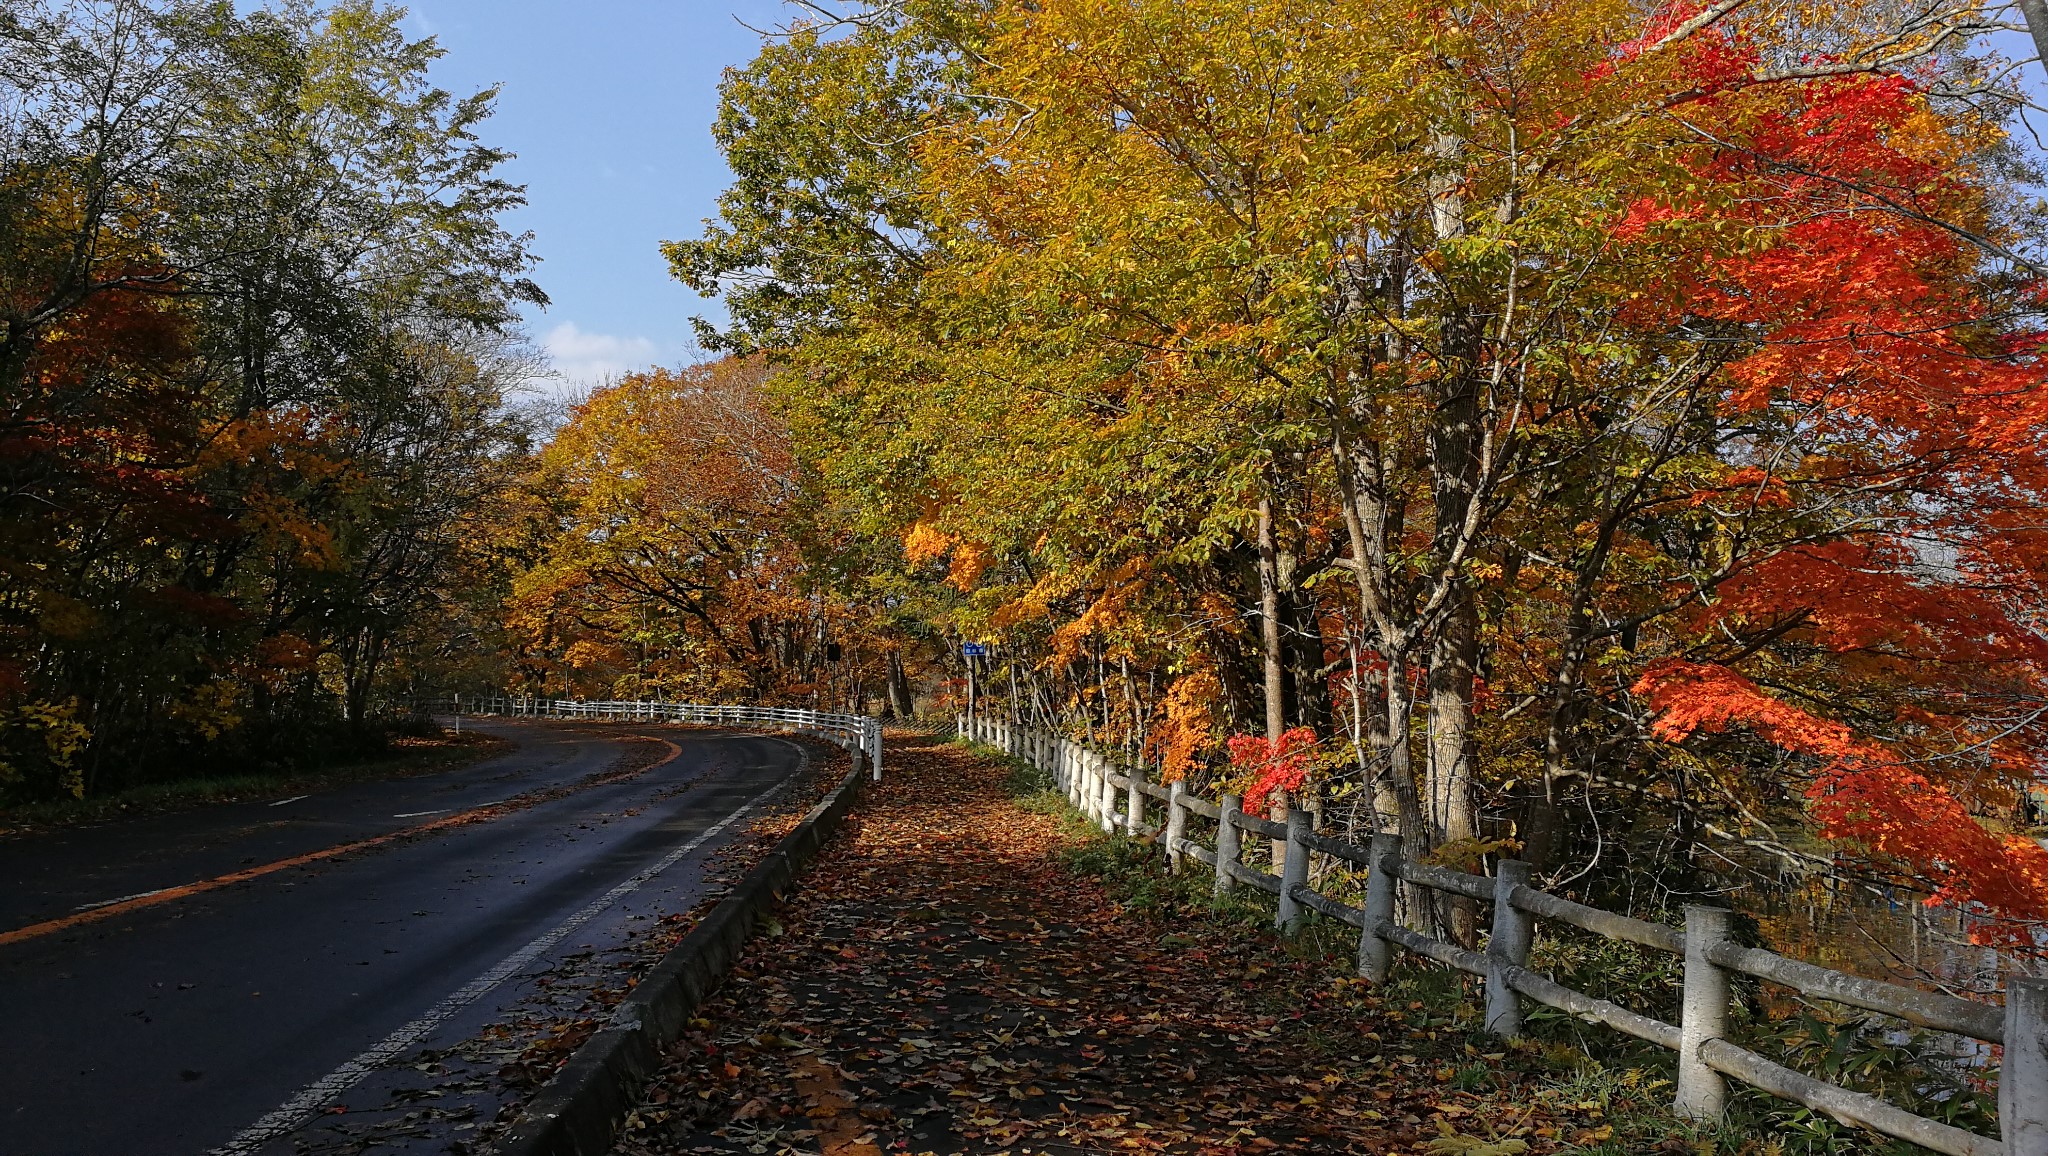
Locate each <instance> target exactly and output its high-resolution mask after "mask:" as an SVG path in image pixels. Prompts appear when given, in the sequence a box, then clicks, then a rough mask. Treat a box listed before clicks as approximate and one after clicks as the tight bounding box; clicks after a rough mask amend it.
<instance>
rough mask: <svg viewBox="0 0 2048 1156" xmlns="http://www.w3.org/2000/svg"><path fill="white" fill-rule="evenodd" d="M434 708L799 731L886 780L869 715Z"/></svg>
mask: <svg viewBox="0 0 2048 1156" xmlns="http://www.w3.org/2000/svg"><path fill="white" fill-rule="evenodd" d="M434 708H435V709H438V710H443V711H447V712H450V713H453V714H456V715H463V714H486V715H504V716H507V717H512V718H575V719H608V720H643V721H647V722H675V723H696V724H699V725H703V726H730V727H737V726H755V727H763V726H765V727H773V728H776V729H779V730H789V731H797V732H801V733H804V734H812V735H817V736H819V737H821V738H825V739H829V740H831V741H833V742H836V743H838V744H839V745H840V746H842V747H845V748H846V749H847V750H848V751H850V752H851V753H852V754H853V768H854V770H859V769H860V762H861V758H862V756H866V758H867V759H868V761H869V765H870V766H871V767H873V768H874V781H875V782H878V783H879V782H881V781H882V724H881V723H880V722H879V721H877V720H875V719H873V718H870V717H868V716H867V715H864V714H840V713H835V712H833V711H823V710H808V709H805V708H802V707H783V706H731V705H725V704H720V703H697V702H660V701H655V700H650V699H615V700H610V701H605V702H585V701H583V700H582V699H545V698H521V697H516V696H506V695H470V696H463V695H455V696H452V697H450V698H446V699H442V700H439V701H438V702H436V703H435V704H434Z"/></svg>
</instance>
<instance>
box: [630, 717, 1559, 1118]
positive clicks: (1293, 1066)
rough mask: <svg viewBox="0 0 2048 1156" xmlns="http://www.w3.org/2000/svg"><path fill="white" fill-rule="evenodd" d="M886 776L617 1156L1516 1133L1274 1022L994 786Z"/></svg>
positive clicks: (1253, 994) (1254, 957) (1369, 1056)
mask: <svg viewBox="0 0 2048 1156" xmlns="http://www.w3.org/2000/svg"><path fill="white" fill-rule="evenodd" d="M890 759H891V761H890V763H889V768H890V769H889V776H888V778H887V779H886V781H885V782H884V783H883V784H882V785H881V787H880V789H879V790H877V791H876V792H874V793H873V794H871V795H870V796H869V798H868V801H867V802H866V803H865V804H864V805H863V807H862V809H861V811H860V812H859V815H858V823H857V825H856V826H853V827H851V828H849V830H848V832H847V833H846V834H845V835H842V837H841V838H840V839H839V840H837V841H836V842H835V843H834V844H833V846H832V847H831V848H829V849H828V851H827V852H826V854H825V855H824V856H823V857H822V859H821V860H820V861H819V862H818V863H817V864H816V865H815V866H814V867H813V868H812V869H811V871H810V872H809V874H808V876H807V878H806V883H805V887H806V889H805V890H804V891H803V892H801V893H800V894H799V895H798V896H797V897H796V898H795V899H794V901H793V902H792V904H791V906H790V907H789V909H788V910H786V911H785V912H784V913H783V914H782V916H781V920H780V923H778V924H776V925H772V926H771V927H770V928H769V934H768V935H767V936H763V937H760V938H757V939H756V940H755V941H754V943H753V944H752V945H751V946H750V947H749V948H748V950H747V953H746V955H745V957H744V958H743V959H742V961H741V963H740V965H739V967H738V969H737V970H736V971H735V972H734V975H733V977H732V979H731V980H729V981H728V982H727V984H726V985H725V986H724V987H723V988H722V989H721V990H720V991H719V992H718V993H717V994H716V995H715V996H714V997H713V998H712V999H711V1000H710V1001H708V1003H707V1004H706V1006H705V1007H703V1008H702V1009H701V1011H700V1013H699V1015H700V1017H701V1018H699V1019H698V1020H696V1021H695V1025H696V1028H695V1030H693V1031H691V1032H690V1033H688V1034H687V1035H685V1037H684V1038H683V1039H682V1040H680V1041H678V1042H677V1044H676V1046H675V1048H674V1049H673V1051H672V1053H671V1058H670V1060H669V1062H668V1064H667V1066H666V1067H665V1068H664V1069H663V1070H662V1071H661V1072H660V1073H659V1074H658V1075H657V1076H656V1078H655V1079H654V1080H653V1081H652V1083H651V1085H650V1087H649V1088H648V1099H647V1101H645V1102H643V1105H642V1107H641V1108H640V1110H639V1111H638V1112H637V1113H636V1114H635V1115H634V1116H633V1117H632V1118H631V1119H630V1120H629V1121H628V1122H627V1129H628V1130H627V1131H626V1132H625V1133H623V1134H622V1138H621V1140H620V1142H619V1145H618V1147H617V1149H616V1151H617V1152H619V1153H623V1154H627V1156H651V1154H656V1153H660V1154H671V1153H710V1152H751V1153H781V1152H792V1151H793V1152H824V1153H829V1154H834V1156H877V1154H880V1153H897V1152H907V1153H927V1152H930V1153H959V1152H977V1153H979V1152H986V1153H998V1152H1008V1153H1014V1154H1016V1156H1023V1154H1024V1153H1037V1152H1060V1153H1072V1152H1112V1151H1117V1152H1129V1151H1147V1152H1150V1151H1160V1152H1184V1153H1217V1154H1221V1153H1259V1152H1270V1151H1286V1152H1316V1153H1326V1152H1327V1153H1338V1152H1361V1153H1365V1152H1370V1153H1384V1152H1393V1151H1403V1150H1409V1148H1410V1146H1411V1145H1419V1146H1421V1145H1426V1146H1425V1147H1417V1148H1416V1149H1414V1150H1417V1151H1439V1152H1457V1151H1463V1150H1465V1149H1464V1146H1463V1144H1462V1143H1458V1142H1453V1145H1449V1146H1435V1145H1432V1144H1431V1141H1438V1140H1440V1139H1441V1137H1442V1133H1441V1132H1440V1131H1439V1129H1440V1127H1441V1126H1442V1125H1441V1124H1440V1123H1439V1121H1440V1120H1442V1119H1444V1118H1445V1117H1444V1113H1447V1112H1448V1113H1449V1116H1450V1117H1451V1118H1460V1117H1463V1118H1465V1121H1464V1122H1465V1123H1466V1124H1467V1127H1468V1128H1469V1129H1470V1130H1471V1131H1472V1132H1475V1133H1478V1134H1479V1135H1486V1134H1488V1133H1489V1132H1491V1131H1493V1130H1494V1129H1495V1128H1498V1129H1501V1130H1502V1131H1505V1130H1506V1129H1507V1128H1509V1127H1510V1126H1511V1125H1512V1123H1513V1121H1512V1119H1508V1118H1503V1117H1511V1116H1512V1115H1513V1113H1511V1112H1507V1113H1500V1114H1494V1113H1491V1112H1490V1111H1489V1110H1487V1109H1485V1108H1484V1107H1483V1106H1481V1105H1479V1104H1478V1103H1477V1102H1476V1098H1473V1097H1464V1096H1460V1095H1458V1094H1453V1093H1449V1092H1447V1091H1446V1090H1445V1089H1443V1088H1441V1087H1438V1086H1436V1082H1435V1081H1434V1080H1433V1079H1430V1078H1429V1073H1428V1072H1427V1071H1425V1070H1421V1069H1418V1068H1416V1065H1417V1060H1416V1057H1414V1056H1400V1055H1393V1054H1389V1055H1385V1056H1381V1055H1380V1054H1379V1053H1380V1052H1381V1050H1382V1044H1381V1040H1380V1038H1379V1037H1378V1036H1377V1035H1372V1034H1368V1033H1371V1032H1372V1031H1373V1028H1374V1025H1373V1024H1371V1023H1369V1022H1360V1021H1359V1018H1358V1017H1359V1015H1360V1014H1361V1013H1360V1012H1358V1011H1355V1010H1353V1011H1346V1010H1345V1009H1344V1008H1343V1007H1342V1006H1340V1005H1342V1004H1343V1003H1344V1002H1346V1001H1344V1000H1342V999H1340V998H1334V997H1332V998H1326V999H1313V998H1311V999H1306V1000H1302V999H1296V1000H1294V1001H1292V1002H1290V1003H1288V1004H1285V1005H1281V1004H1280V1003H1279V1002H1278V1000H1277V999H1276V989H1278V988H1280V987H1281V986H1282V985H1280V984H1276V983H1275V980H1280V979H1284V978H1286V976H1285V975H1284V974H1276V972H1275V971H1274V970H1269V969H1274V968H1276V967H1277V969H1278V971H1279V972H1281V973H1284V972H1285V971H1286V970H1287V969H1288V968H1290V967H1292V966H1294V965H1291V964H1289V963H1288V962H1287V961H1286V958H1285V957H1284V956H1278V955H1275V954H1274V953H1273V952H1271V951H1270V950H1266V951H1259V950H1258V949H1256V948H1250V947H1247V945H1245V944H1244V943H1242V942H1236V941H1232V940H1229V939H1226V938H1224V937H1223V936H1221V935H1220V934H1218V933H1204V932H1200V931H1195V932H1189V931H1186V930H1184V929H1182V930H1176V929H1171V928H1168V927H1166V926H1164V925H1162V924H1161V923H1159V922H1156V921H1153V920H1150V919H1147V918H1143V917H1140V916H1137V915H1134V914H1131V913H1128V912H1123V911H1120V910H1119V907H1118V905H1117V904H1116V903H1115V902H1114V901H1113V900H1112V899H1111V897H1110V896H1109V895H1107V894H1106V893H1105V892H1104V890H1103V889H1102V888H1101V887H1100V886H1099V885H1098V884H1097V883H1095V882H1094V881H1092V880H1089V879H1085V878H1081V877H1078V876H1076V875H1075V874H1073V873H1071V872H1070V871H1068V870H1066V869H1064V868H1063V867H1062V866H1061V865H1060V864H1059V862H1058V861H1057V860H1056V858H1055V857H1054V855H1053V852H1054V851H1055V849H1056V848H1057V846H1058V845H1059V843H1060V841H1061V838H1062V836H1061V834H1060V824H1059V822H1058V820H1056V819H1055V818H1054V817H1052V816H1048V815H1044V814H1037V813H1033V812H1031V811H1028V810H1026V809H1024V808H1022V807H1020V806H1018V805H1017V803H1016V802H1015V801H1013V800H1012V798H1011V797H1010V795H1009V794H1008V792H1007V791H1006V790H1005V789H1004V784H1003V771H1002V770H1001V769H1000V768H998V767H995V766H993V765H991V764H990V763H988V762H986V761H984V760H981V759H977V758H975V757H973V756H971V755H969V754H968V753H966V752H965V751H963V750H961V749H959V748H956V747H951V746H946V745H940V744H927V745H922V746H917V747H912V748H910V749H905V750H903V751H901V752H900V753H899V752H897V751H894V750H892V752H891V754H890ZM1211 936H1213V937H1211ZM1261 965H1263V966H1261ZM1303 974H1304V976H1305V974H1306V973H1305V972H1304V973H1303ZM1324 990H1325V991H1327V990H1328V989H1324ZM1288 1009H1291V1010H1288ZM1276 1012H1279V1013H1282V1014H1276ZM1399 1031H1400V1029H1395V1030H1394V1031H1389V1032H1388V1033H1387V1034H1386V1038H1387V1039H1388V1040H1389V1041H1394V1040H1397V1039H1401V1038H1403V1036H1405V1032H1402V1033H1401V1034H1399V1035H1397V1034H1396V1033H1397V1032H1399ZM1406 1047H1407V1045H1405V1044H1403V1043H1394V1042H1389V1043H1387V1044H1386V1049H1387V1051H1388V1052H1389V1053H1394V1052H1400V1051H1404V1050H1406ZM1409 1071H1413V1072H1414V1075H1415V1076H1416V1079H1414V1080H1413V1081H1412V1082H1409V1081H1403V1080H1400V1079H1398V1078H1395V1077H1392V1076H1390V1075H1389V1073H1392V1072H1402V1073H1406V1072H1409ZM1460 1100H1472V1101H1473V1103H1472V1105H1471V1106H1469V1107H1460V1106H1459V1103H1458V1101H1460ZM1433 1115H1434V1116H1435V1118H1431V1117H1432V1116H1433ZM1478 1120H1486V1121H1487V1123H1488V1124H1490V1125H1491V1127H1481V1126H1478V1125H1477V1124H1475V1123H1474V1121H1478ZM1460 1130H1461V1131H1463V1130H1464V1129H1460ZM1460 1140H1463V1138H1462V1137H1461V1138H1460ZM1474 1143H1475V1144H1476V1140H1475V1141H1474ZM1478 1150H1480V1151H1508V1152H1516V1151H1522V1150H1524V1149H1522V1148H1520V1147H1519V1146H1512V1145H1511V1146H1509V1147H1507V1148H1505V1149H1486V1148H1480V1149H1478Z"/></svg>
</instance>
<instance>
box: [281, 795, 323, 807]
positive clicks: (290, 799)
mask: <svg viewBox="0 0 2048 1156" xmlns="http://www.w3.org/2000/svg"><path fill="white" fill-rule="evenodd" d="M312 797H313V796H311V795H293V796H292V797H291V798H289V799H279V800H278V801H277V802H275V803H272V804H270V805H271V806H273V807H282V806H284V805H285V804H286V803H296V802H298V801H299V800H300V799H310V798H312Z"/></svg>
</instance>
